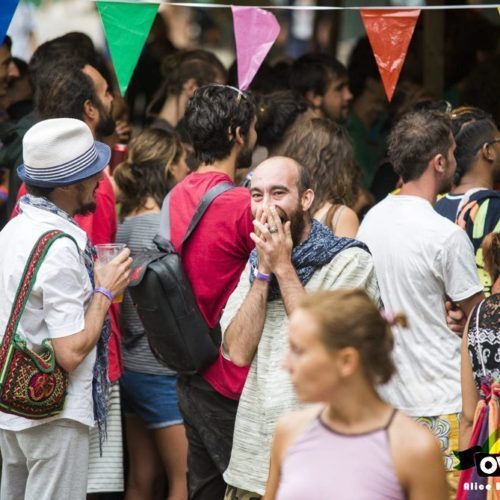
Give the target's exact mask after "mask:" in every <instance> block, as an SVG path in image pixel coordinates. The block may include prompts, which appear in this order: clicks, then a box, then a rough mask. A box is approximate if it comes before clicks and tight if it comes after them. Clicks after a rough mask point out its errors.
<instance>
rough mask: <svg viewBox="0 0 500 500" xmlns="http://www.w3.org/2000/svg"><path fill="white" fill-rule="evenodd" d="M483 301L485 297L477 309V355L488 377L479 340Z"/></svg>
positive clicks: (484, 373)
mask: <svg viewBox="0 0 500 500" xmlns="http://www.w3.org/2000/svg"><path fill="white" fill-rule="evenodd" d="M483 303H484V299H483V300H482V301H481V303H480V304H479V305H478V306H477V311H476V352H477V357H478V358H479V361H480V363H481V368H482V369H483V377H486V368H485V366H484V359H483V350H482V349H481V342H480V341H479V313H480V311H481V306H482V305H483Z"/></svg>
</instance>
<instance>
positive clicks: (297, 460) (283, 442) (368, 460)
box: [264, 290, 448, 500]
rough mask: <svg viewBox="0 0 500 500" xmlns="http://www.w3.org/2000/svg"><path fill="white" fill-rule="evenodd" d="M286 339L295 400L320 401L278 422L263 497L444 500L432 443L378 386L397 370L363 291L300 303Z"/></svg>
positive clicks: (384, 325) (383, 328) (389, 341)
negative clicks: (395, 407) (295, 392)
mask: <svg viewBox="0 0 500 500" xmlns="http://www.w3.org/2000/svg"><path fill="white" fill-rule="evenodd" d="M395 322H397V323H403V322H404V318H397V319H396V320H395ZM392 323H394V321H392ZM289 340H290V350H289V353H288V355H287V357H286V359H285V362H284V366H285V368H286V369H287V370H288V371H289V372H290V376H291V379H292V382H293V384H294V387H295V390H296V391H297V396H298V398H299V399H300V400H301V401H302V402H304V403H322V404H321V405H315V406H314V407H309V408H307V409H305V410H301V411H298V412H295V413H292V414H290V415H287V416H285V417H283V418H282V419H281V420H280V422H279V423H278V426H277V429H276V433H275V437H274V443H273V449H272V453H271V469H270V473H269V480H268V484H267V490H266V495H265V497H264V499H265V500H274V499H277V500H303V499H305V498H314V499H316V500H330V499H339V500H350V499H353V500H354V499H356V500H359V499H370V500H379V499H380V500H382V499H383V500H389V499H403V498H407V499H409V500H428V499H429V498H432V499H433V500H444V499H446V498H448V487H447V483H446V477H445V471H444V465H443V460H442V456H441V452H440V450H439V446H438V444H437V442H436V441H435V438H434V437H433V436H432V434H431V433H430V432H428V431H427V430H426V429H425V428H423V427H421V426H420V425H418V424H417V423H415V422H414V421H413V420H412V419H411V418H409V417H407V416H405V415H403V414H402V413H401V412H398V411H397V410H395V409H394V408H392V407H391V406H389V405H388V404H387V403H385V402H384V401H382V400H381V399H380V397H379V396H378V394H377V392H376V390H375V386H376V385H377V384H383V383H386V382H387V381H388V380H389V379H390V378H391V376H392V374H393V373H394V371H395V368H394V364H393V361H392V357H391V351H392V347H393V338H392V334H391V329H390V326H389V323H388V322H387V321H386V320H385V319H384V318H383V317H382V316H381V315H380V313H379V311H378V309H377V307H376V306H375V305H374V304H373V302H372V301H371V300H370V299H369V297H368V296H367V295H366V293H365V292H364V291H362V290H337V291H333V292H320V293H317V294H314V295H310V296H308V297H306V298H305V299H304V300H303V302H302V304H301V306H300V307H299V308H298V309H297V310H296V311H295V312H294V313H293V314H292V316H291V318H290V323H289Z"/></svg>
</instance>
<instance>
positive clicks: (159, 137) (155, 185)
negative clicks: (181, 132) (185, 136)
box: [113, 128, 183, 220]
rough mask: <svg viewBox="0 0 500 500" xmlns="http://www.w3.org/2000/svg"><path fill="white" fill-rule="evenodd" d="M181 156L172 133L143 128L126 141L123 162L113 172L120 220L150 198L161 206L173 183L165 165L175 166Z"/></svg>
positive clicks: (177, 140)
mask: <svg viewBox="0 0 500 500" xmlns="http://www.w3.org/2000/svg"><path fill="white" fill-rule="evenodd" d="M182 153H183V147H182V144H181V142H180V139H179V138H178V137H177V134H176V133H175V132H169V131H166V130H163V129H153V128H150V129H144V130H143V131H142V132H141V133H140V134H138V135H137V136H135V137H134V138H133V139H132V140H131V141H130V146H129V151H128V155H127V159H126V160H125V161H124V162H122V163H120V164H119V165H118V166H117V167H116V168H115V170H114V172H113V179H114V180H115V182H116V185H117V186H118V188H119V190H120V195H119V201H120V202H121V209H120V219H121V220H123V219H124V218H125V217H127V216H128V215H130V214H131V213H132V212H134V211H136V210H140V209H141V208H144V207H145V206H146V203H147V200H148V198H153V199H154V200H155V202H156V203H157V205H158V206H160V207H161V204H162V202H163V198H164V197H165V195H166V194H167V192H168V191H169V190H170V189H172V187H173V186H174V184H175V180H174V179H173V176H172V174H171V173H170V171H169V168H168V167H169V166H170V165H171V164H172V163H177V162H178V161H179V160H180V158H181V156H182Z"/></svg>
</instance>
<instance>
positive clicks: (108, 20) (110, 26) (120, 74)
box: [97, 1, 159, 95]
mask: <svg viewBox="0 0 500 500" xmlns="http://www.w3.org/2000/svg"><path fill="white" fill-rule="evenodd" d="M158 6H159V4H156V3H126V2H102V1H101V2H97V8H98V9H99V14H100V15H101V20H102V24H103V26H104V32H105V33H106V40H107V41H108V46H109V51H110V52H111V59H112V61H113V66H114V67H115V72H116V77H117V78H118V85H119V86H120V92H121V93H122V95H125V92H126V91H127V87H128V84H129V83H130V79H131V78H132V74H133V73H134V69H135V66H136V64H137V61H138V59H139V56H140V54H141V51H142V48H143V46H144V43H145V42H146V38H147V36H148V34H149V30H150V29H151V25H152V24H153V20H154V18H155V16H156V12H157V11H158Z"/></svg>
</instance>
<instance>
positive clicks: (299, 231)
mask: <svg viewBox="0 0 500 500" xmlns="http://www.w3.org/2000/svg"><path fill="white" fill-rule="evenodd" d="M276 211H277V212H278V215H279V217H280V219H281V222H282V223H283V224H284V223H285V222H287V221H290V233H291V235H292V241H293V246H294V247H296V246H297V245H299V244H300V240H301V238H302V235H303V234H304V229H305V227H306V220H305V213H304V212H303V211H302V207H301V205H300V202H299V203H297V206H296V207H295V210H294V211H293V212H292V213H291V214H290V215H287V214H286V213H285V212H284V210H282V209H281V208H280V207H276Z"/></svg>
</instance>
